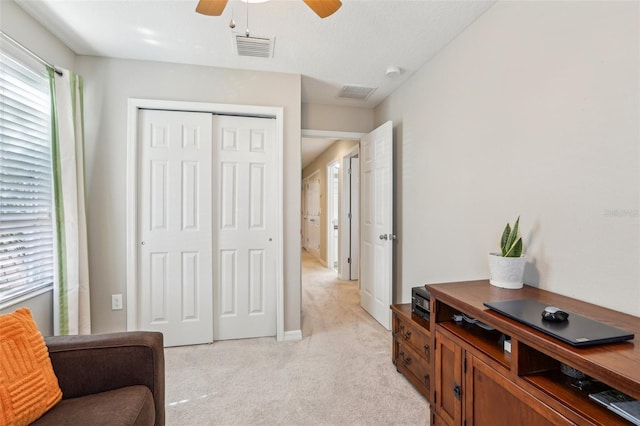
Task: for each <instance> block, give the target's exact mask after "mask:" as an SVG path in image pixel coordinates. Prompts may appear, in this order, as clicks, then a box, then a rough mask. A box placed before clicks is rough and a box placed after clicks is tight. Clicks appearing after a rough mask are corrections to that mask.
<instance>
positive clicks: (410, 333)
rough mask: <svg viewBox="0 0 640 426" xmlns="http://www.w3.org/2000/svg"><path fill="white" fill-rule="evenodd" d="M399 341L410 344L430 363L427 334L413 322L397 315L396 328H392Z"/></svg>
mask: <svg viewBox="0 0 640 426" xmlns="http://www.w3.org/2000/svg"><path fill="white" fill-rule="evenodd" d="M394 331H395V335H396V338H397V339H398V342H399V343H403V344H405V345H408V346H411V348H412V349H413V350H414V351H416V352H417V353H418V354H420V355H421V356H422V357H423V358H424V360H425V361H426V362H427V363H431V350H432V349H431V348H430V340H431V339H430V338H429V336H428V335H427V334H426V333H425V332H423V331H422V330H420V328H419V327H418V326H416V325H415V324H413V323H411V322H409V321H406V320H405V319H403V318H400V317H398V322H397V329H396V330H394Z"/></svg>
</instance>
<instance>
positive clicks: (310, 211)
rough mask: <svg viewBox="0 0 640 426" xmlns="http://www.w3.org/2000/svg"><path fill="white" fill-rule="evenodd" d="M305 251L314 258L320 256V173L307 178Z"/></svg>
mask: <svg viewBox="0 0 640 426" xmlns="http://www.w3.org/2000/svg"><path fill="white" fill-rule="evenodd" d="M307 183H308V186H307V222H306V225H307V246H306V249H307V251H308V252H309V253H310V254H311V255H312V256H313V257H315V258H316V259H318V260H321V258H320V213H321V208H320V174H319V173H314V174H312V175H311V176H309V177H308V178H307Z"/></svg>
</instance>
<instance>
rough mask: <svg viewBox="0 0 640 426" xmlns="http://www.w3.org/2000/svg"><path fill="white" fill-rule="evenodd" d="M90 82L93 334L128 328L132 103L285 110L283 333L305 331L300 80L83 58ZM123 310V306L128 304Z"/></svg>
mask: <svg viewBox="0 0 640 426" xmlns="http://www.w3.org/2000/svg"><path fill="white" fill-rule="evenodd" d="M77 71H78V73H79V74H81V75H82V76H83V77H84V81H85V114H86V116H85V133H86V134H85V137H86V152H85V157H86V171H87V176H86V182H87V186H86V188H87V215H88V228H89V229H88V232H89V253H90V265H89V266H90V271H91V320H92V324H93V330H92V331H93V332H94V333H101V332H109V331H118V330H125V329H126V310H122V311H111V295H112V294H116V293H122V294H126V283H125V274H126V270H125V261H126V259H125V228H126V222H125V220H126V216H125V214H126V187H127V185H131V184H134V183H133V182H127V181H126V173H125V164H126V158H127V157H126V142H127V100H128V98H145V99H166V100H180V101H194V102H210V103H227V104H244V105H260V106H280V107H284V161H283V164H284V167H285V170H284V224H285V229H284V268H285V271H284V285H285V289H284V291H285V301H284V304H285V312H284V315H285V324H284V328H285V331H295V330H300V328H301V327H300V207H299V206H300V185H301V180H300V167H301V163H300V162H301V160H300V105H301V100H300V96H301V86H300V75H293V74H279V73H258V72H251V71H239V70H229V69H222V68H212V67H201V66H189V65H179V64H169V63H159V62H148V61H132V60H118V59H106V58H97V57H86V56H79V57H78V59H77ZM125 308H126V303H125Z"/></svg>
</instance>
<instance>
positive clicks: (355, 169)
mask: <svg viewBox="0 0 640 426" xmlns="http://www.w3.org/2000/svg"><path fill="white" fill-rule="evenodd" d="M350 176H351V182H350V189H351V197H350V198H351V210H350V213H351V216H350V229H349V232H350V234H351V235H350V241H349V248H350V260H351V262H350V268H349V279H350V280H357V279H359V278H360V159H359V158H358V157H351V175H350Z"/></svg>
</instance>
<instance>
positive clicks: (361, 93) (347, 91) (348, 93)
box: [338, 85, 376, 100]
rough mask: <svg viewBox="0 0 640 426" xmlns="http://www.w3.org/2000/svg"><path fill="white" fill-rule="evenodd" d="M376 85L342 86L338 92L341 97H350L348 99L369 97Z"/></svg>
mask: <svg viewBox="0 0 640 426" xmlns="http://www.w3.org/2000/svg"><path fill="white" fill-rule="evenodd" d="M375 90H376V89H375V87H364V86H349V85H347V86H342V89H340V93H339V94H338V97H339V98H348V99H362V100H364V99H367V98H368V97H369V95H371V94H372V93H373V92H374V91H375Z"/></svg>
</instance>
